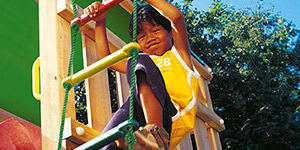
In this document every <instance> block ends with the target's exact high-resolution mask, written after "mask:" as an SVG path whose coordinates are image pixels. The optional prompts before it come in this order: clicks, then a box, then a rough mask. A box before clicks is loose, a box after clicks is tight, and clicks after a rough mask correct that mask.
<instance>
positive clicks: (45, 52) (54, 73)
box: [39, 0, 74, 150]
mask: <svg viewBox="0 0 300 150" xmlns="http://www.w3.org/2000/svg"><path fill="white" fill-rule="evenodd" d="M56 8H57V1H56V0H53V1H40V2H39V29H40V30H39V33H40V35H39V37H40V40H39V41H40V44H39V45H40V48H39V49H40V58H41V66H40V68H41V70H40V71H41V79H42V80H41V91H43V92H42V100H41V129H42V149H43V150H47V149H49V150H52V149H57V145H58V139H59V129H60V121H61V115H62V108H63V107H62V106H63V101H64V93H65V90H64V89H63V87H62V85H61V81H62V79H63V78H65V76H66V75H67V71H68V69H67V68H68V60H69V57H70V49H71V37H70V36H71V35H70V24H69V23H68V22H66V21H65V20H64V19H63V18H61V17H60V16H58V15H57V13H56ZM71 91H72V90H71ZM68 97H69V98H71V99H74V93H73V92H69V95H68ZM68 105H69V106H72V105H74V101H73V100H69V103H68ZM73 115H74V113H73ZM73 115H72V114H69V113H68V112H67V114H66V116H67V117H74V116H73Z"/></svg>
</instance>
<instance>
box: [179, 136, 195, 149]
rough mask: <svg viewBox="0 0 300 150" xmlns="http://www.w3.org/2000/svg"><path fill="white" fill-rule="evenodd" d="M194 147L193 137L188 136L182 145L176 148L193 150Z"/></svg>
mask: <svg viewBox="0 0 300 150" xmlns="http://www.w3.org/2000/svg"><path fill="white" fill-rule="evenodd" d="M192 149H193V145H192V140H191V136H190V135H187V136H186V137H185V138H184V139H183V140H182V141H181V143H180V144H179V145H178V146H177V147H176V150H192Z"/></svg>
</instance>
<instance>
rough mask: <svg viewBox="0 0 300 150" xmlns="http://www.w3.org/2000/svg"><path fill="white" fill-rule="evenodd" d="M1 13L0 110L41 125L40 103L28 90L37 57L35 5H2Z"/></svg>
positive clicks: (22, 1)
mask: <svg viewBox="0 0 300 150" xmlns="http://www.w3.org/2000/svg"><path fill="white" fill-rule="evenodd" d="M0 10H1V13H0V20H1V23H0V34H1V35H0V45H1V48H0V56H1V59H0V72H1V74H0V79H1V89H0V108H2V109H4V110H6V111H8V112H10V113H13V114H15V115H17V116H19V117H21V118H24V119H25V120H28V121H30V122H32V123H34V124H37V125H40V102H39V101H37V100H35V99H34V98H33V96H32V90H31V88H32V87H31V82H32V81H31V68H32V64H33V62H34V60H35V59H36V58H37V57H38V56H39V54H38V53H39V43H38V41H39V37H38V36H39V34H38V33H39V32H38V4H37V3H36V2H35V1H34V0H16V1H3V2H1V5H0Z"/></svg>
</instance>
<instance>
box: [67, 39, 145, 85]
mask: <svg viewBox="0 0 300 150" xmlns="http://www.w3.org/2000/svg"><path fill="white" fill-rule="evenodd" d="M133 48H136V49H138V50H140V45H139V44H137V43H135V42H131V43H129V44H127V45H125V46H124V47H123V48H121V49H120V50H118V51H116V52H114V53H112V54H110V55H108V56H106V57H104V58H103V59H101V60H99V61H97V62H95V63H94V64H92V65H90V66H88V67H87V68H84V69H82V70H80V71H79V72H77V73H75V74H74V75H71V76H68V77H67V78H65V79H63V81H62V84H63V85H64V84H66V83H69V84H71V85H72V87H73V86H75V85H77V84H78V83H79V82H82V81H84V80H85V79H87V78H89V77H90V76H92V75H94V74H96V73H98V72H100V71H102V70H104V69H106V68H108V67H110V66H111V65H113V64H115V63H116V62H118V61H120V60H122V59H124V58H127V57H129V56H130V50H131V49H133Z"/></svg>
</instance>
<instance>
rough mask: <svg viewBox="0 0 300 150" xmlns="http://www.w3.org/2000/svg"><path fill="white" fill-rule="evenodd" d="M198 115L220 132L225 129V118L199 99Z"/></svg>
mask: <svg viewBox="0 0 300 150" xmlns="http://www.w3.org/2000/svg"><path fill="white" fill-rule="evenodd" d="M197 117H199V118H200V119H202V120H203V121H204V122H206V123H207V124H208V125H209V126H211V127H212V128H214V129H216V130H217V131H219V132H221V131H223V130H225V125H224V120H223V119H222V118H221V117H219V116H218V115H217V114H216V113H215V112H213V111H211V110H210V109H209V108H208V107H206V106H205V105H203V104H202V103H201V102H199V101H197Z"/></svg>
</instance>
